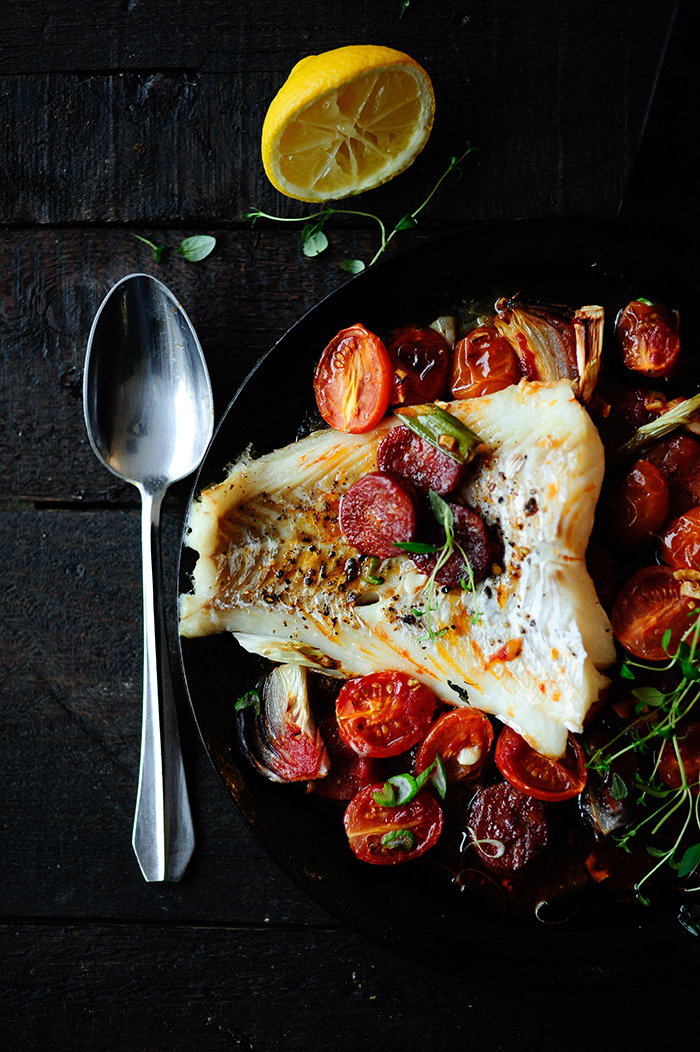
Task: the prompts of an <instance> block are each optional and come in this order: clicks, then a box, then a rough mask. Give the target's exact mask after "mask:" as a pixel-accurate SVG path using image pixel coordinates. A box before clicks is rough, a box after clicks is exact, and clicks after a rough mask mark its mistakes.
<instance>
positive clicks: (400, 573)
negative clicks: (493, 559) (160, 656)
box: [180, 381, 615, 757]
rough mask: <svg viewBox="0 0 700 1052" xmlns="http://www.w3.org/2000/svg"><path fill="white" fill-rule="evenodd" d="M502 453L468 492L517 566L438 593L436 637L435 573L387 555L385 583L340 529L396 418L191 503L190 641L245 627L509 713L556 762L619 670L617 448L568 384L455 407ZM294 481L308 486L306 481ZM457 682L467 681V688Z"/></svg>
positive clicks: (275, 641)
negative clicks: (430, 581)
mask: <svg viewBox="0 0 700 1052" xmlns="http://www.w3.org/2000/svg"><path fill="white" fill-rule="evenodd" d="M441 404H444V405H445V407H446V408H448V409H449V411H450V412H452V413H454V415H455V416H457V417H459V418H460V419H461V420H463V422H464V423H465V424H467V426H468V427H470V428H471V429H472V430H473V431H475V432H476V433H477V435H479V437H480V438H481V439H482V440H483V442H484V443H485V446H486V451H485V452H484V453H483V454H480V456H479V457H478V459H477V461H476V462H475V465H474V466H473V468H472V469H470V474H469V475H468V478H467V480H466V481H465V483H464V484H463V486H462V488H461V490H460V493H459V497H460V499H461V500H462V501H463V502H464V503H465V504H468V505H469V506H470V507H473V508H476V509H477V510H478V511H479V512H480V513H481V515H482V516H483V518H484V520H485V521H486V522H487V523H488V524H489V525H490V526H491V527H492V528H494V529H495V530H496V531H497V532H498V533H499V534H500V535H502V537H503V543H504V559H503V566H502V568H501V569H502V572H501V573H499V574H497V575H494V576H490V577H487V578H486V579H485V580H484V581H483V582H481V583H480V584H478V585H476V587H475V589H474V592H473V593H472V592H470V591H462V590H461V589H452V590H451V591H449V592H447V593H442V592H441V591H438V593H437V595H436V604H437V608H436V609H435V610H434V612H433V613H432V615H431V622H432V626H433V629H434V630H435V631H439V630H440V629H442V628H447V631H446V632H445V633H444V634H442V635H439V636H438V637H437V638H432V639H430V638H426V629H425V614H424V615H423V617H416V616H415V615H414V613H413V611H414V610H415V609H417V608H418V609H424V607H425V602H424V600H425V591H424V588H425V584H426V577H425V576H424V575H423V574H421V573H419V572H418V571H417V569H416V568H415V566H414V564H413V562H412V560H411V559H410V557H408V556H405V555H400V556H398V557H397V558H394V559H390V560H386V561H385V562H384V563H383V564H382V567H381V570H380V571H379V572H380V573H381V576H382V577H383V578H384V583H383V584H381V585H380V586H373V585H371V584H369V583H367V581H365V580H363V579H362V578H361V577H360V576H357V577H355V578H354V579H353V578H352V574H351V573H349V572H348V567H349V566H350V567H351V566H352V565H353V561H354V562H357V561H358V553H357V552H356V551H355V550H354V549H353V548H352V547H351V546H350V545H349V544H348V543H347V542H346V541H345V538H344V537H343V535H342V533H341V531H340V529H339V526H338V505H339V502H340V498H341V496H342V494H343V493H344V492H345V491H346V490H347V489H348V487H349V486H350V485H352V483H353V482H355V481H356V480H357V479H358V478H359V477H360V476H362V475H364V474H366V473H367V472H369V471H373V470H375V469H376V449H377V446H378V444H379V442H380V441H381V439H382V438H383V437H384V435H385V434H386V432H387V430H388V429H390V428H391V427H393V426H395V425H396V424H398V423H399V422H400V421H399V420H398V418H396V417H390V418H387V419H385V420H384V421H383V422H382V423H381V424H380V426H379V427H377V428H375V429H374V430H373V431H371V432H369V433H368V434H365V435H348V434H344V433H341V432H335V431H331V430H324V431H319V432H315V433H314V434H312V435H309V436H308V437H307V438H304V439H301V440H300V441H298V442H296V443H293V444H292V445H290V446H287V447H285V448H283V449H281V450H276V451H274V452H273V453H270V454H266V455H265V456H263V457H260V458H259V459H256V460H251V459H250V458H244V459H243V460H241V461H239V463H238V464H236V465H234V467H233V468H232V469H231V471H230V474H229V476H228V478H227V479H226V480H225V481H224V482H222V483H220V484H219V485H217V486H213V487H210V488H209V489H207V490H205V491H204V492H203V493H202V494H200V497H199V499H198V500H197V501H195V502H194V503H193V505H192V508H191V512H190V517H189V522H188V525H189V532H188V535H187V540H186V543H187V544H188V545H189V546H190V547H192V548H194V549H195V550H196V551H197V552H198V553H199V558H198V560H197V563H196V566H195V569H194V572H193V575H192V583H193V591H192V592H191V593H189V594H187V595H183V596H181V599H180V632H181V634H182V635H183V636H188V637H194V636H201V635H208V634H211V633H215V632H221V631H229V632H232V633H233V634H234V635H235V636H236V638H237V639H238V641H239V643H240V644H241V645H242V646H243V647H244V648H245V649H246V650H249V651H251V652H252V653H257V654H262V655H263V656H265V657H268V658H270V659H271V660H272V661H277V662H283V661H299V662H301V663H303V664H306V665H308V666H309V667H311V668H316V669H319V670H322V671H324V672H326V673H330V674H332V675H338V676H343V677H351V676H358V675H364V674H366V673H368V672H371V671H376V670H379V669H385V668H392V669H399V670H404V671H407V672H410V673H412V674H413V675H416V676H417V677H418V678H419V679H421V680H422V681H423V682H425V683H426V684H427V685H428V686H429V687H431V689H433V690H434V691H435V693H436V694H437V696H438V697H439V698H440V699H442V700H443V701H445V702H446V703H448V704H452V705H460V704H464V700H463V691H464V690H465V689H466V691H467V694H468V697H469V703H471V704H473V705H474V706H475V707H477V708H479V709H482V710H483V711H484V712H487V713H490V714H492V715H495V716H497V717H498V718H499V719H501V720H502V721H503V722H504V723H507V724H508V725H509V726H511V727H513V729H514V730H516V731H518V732H519V733H520V734H522V735H523V736H524V737H525V738H526V739H527V740H528V741H529V742H530V743H531V744H532V745H533V746H534V747H535V748H536V749H537V750H538V751H539V752H541V753H543V754H545V755H548V756H552V757H556V756H561V755H563V753H564V751H565V749H566V740H567V734H568V731H573V732H580V731H581V729H582V726H583V721H584V719H585V716H586V713H587V711H588V709H589V708H590V706H591V705H592V704H593V703H594V702H595V701H596V700H597V698H598V696H599V693H600V691H601V690H603V689H604V687H605V686H606V685H607V683H608V680H607V677H606V676H605V674H604V670H605V668H607V667H608V666H609V665H611V664H612V663H613V661H614V660H615V650H614V644H613V638H612V631H611V628H610V624H609V621H608V618H607V616H606V614H605V613H604V611H603V609H602V607H601V606H600V603H599V602H598V599H597V596H596V593H595V589H594V586H593V583H592V581H591V579H590V576H589V574H588V572H587V569H586V564H585V553H586V547H587V544H588V539H589V536H590V532H591V529H592V526H593V517H594V513H595V506H596V503H597V500H598V496H599V493H600V487H601V485H602V480H603V471H604V458H603V447H602V444H601V441H600V438H599V436H598V433H597V431H596V429H595V427H594V425H593V423H592V422H591V420H590V418H589V416H588V414H587V413H586V411H585V409H583V407H582V406H581V405H580V404H579V402H577V401H576V399H575V398H574V396H573V393H572V390H571V384H570V383H569V382H568V381H555V382H549V383H544V382H528V381H521V383H520V384H519V385H517V386H513V387H509V388H506V389H505V390H503V391H499V392H497V393H495V394H493V395H490V396H485V397H482V398H476V399H469V400H465V401H460V402H452V403H441ZM289 480H292V481H291V482H290V481H289ZM450 684H454V685H456V687H457V688H459V689H458V690H455V689H453V687H452V686H450Z"/></svg>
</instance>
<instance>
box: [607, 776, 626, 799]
mask: <svg viewBox="0 0 700 1052" xmlns="http://www.w3.org/2000/svg"><path fill="white" fill-rule="evenodd" d="M610 795H611V796H612V798H613V800H624V799H625V797H626V796H627V786H626V784H625V782H624V780H623V779H622V778H621V777H620V775H619V774H618V773H617V771H614V772H613V776H612V779H611V782H610Z"/></svg>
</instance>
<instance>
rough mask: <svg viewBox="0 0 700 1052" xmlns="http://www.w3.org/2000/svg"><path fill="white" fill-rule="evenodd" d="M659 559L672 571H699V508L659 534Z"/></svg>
mask: <svg viewBox="0 0 700 1052" xmlns="http://www.w3.org/2000/svg"><path fill="white" fill-rule="evenodd" d="M661 558H662V559H663V561H664V562H665V563H668V565H669V566H671V567H673V569H674V570H700V506H698V507H696V508H691V509H690V510H689V511H685V512H683V514H682V515H679V516H678V518H677V519H674V520H673V522H670V523H669V524H668V526H667V527H666V529H665V530H664V532H663V533H662V534H661Z"/></svg>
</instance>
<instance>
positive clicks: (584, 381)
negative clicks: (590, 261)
mask: <svg viewBox="0 0 700 1052" xmlns="http://www.w3.org/2000/svg"><path fill="white" fill-rule="evenodd" d="M496 310H497V312H498V313H497V314H496V316H495V318H494V320H493V323H494V325H495V326H496V329H497V330H498V332H499V333H500V334H501V336H503V337H504V338H505V339H506V340H508V342H509V343H510V344H511V346H512V347H513V349H514V350H515V352H516V354H517V355H518V358H519V359H520V363H521V365H522V368H523V372H524V374H525V376H526V377H527V378H528V379H529V380H571V381H572V387H573V391H574V394H575V395H576V397H577V398H579V399H580V400H581V401H582V402H584V403H586V402H588V401H589V399H590V397H591V395H592V394H593V390H594V388H595V386H596V383H597V380H598V373H599V370H600V358H601V351H602V347H603V308H602V307H598V306H594V305H593V306H586V307H581V308H579V310H574V308H573V307H570V306H568V305H567V304H564V303H548V302H545V301H538V300H527V299H525V298H522V299H521V298H520V297H519V296H513V297H510V298H506V297H504V298H502V299H499V300H498V302H497V303H496Z"/></svg>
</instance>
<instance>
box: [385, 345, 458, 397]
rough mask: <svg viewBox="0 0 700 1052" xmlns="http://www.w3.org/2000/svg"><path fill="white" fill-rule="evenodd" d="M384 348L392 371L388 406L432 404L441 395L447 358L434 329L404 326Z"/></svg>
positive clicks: (443, 387) (447, 354) (447, 355)
mask: <svg viewBox="0 0 700 1052" xmlns="http://www.w3.org/2000/svg"><path fill="white" fill-rule="evenodd" d="M386 349H387V352H388V354H389V361H390V362H391V367H392V370H393V374H392V380H391V396H390V402H391V405H420V404H421V403H422V402H434V401H435V399H436V398H440V397H441V396H442V395H443V394H444V393H445V385H446V384H447V372H448V369H449V366H450V355H449V350H448V347H447V344H446V343H445V341H444V339H443V338H442V336H441V335H440V333H439V332H436V331H435V329H429V328H426V327H425V326H421V325H405V326H404V327H403V328H401V329H396V330H395V331H394V332H392V333H391V335H390V336H389V337H388V338H387V340H386Z"/></svg>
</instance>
